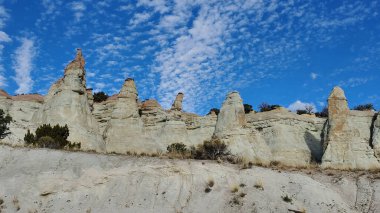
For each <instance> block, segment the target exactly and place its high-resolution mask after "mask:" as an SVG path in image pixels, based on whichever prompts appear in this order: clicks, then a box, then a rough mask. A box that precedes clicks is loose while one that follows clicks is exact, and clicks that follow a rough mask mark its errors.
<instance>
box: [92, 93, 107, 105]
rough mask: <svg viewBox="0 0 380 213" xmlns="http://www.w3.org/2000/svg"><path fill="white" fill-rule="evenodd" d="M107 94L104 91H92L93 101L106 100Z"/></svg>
mask: <svg viewBox="0 0 380 213" xmlns="http://www.w3.org/2000/svg"><path fill="white" fill-rule="evenodd" d="M108 97H109V96H108V95H107V94H106V93H105V92H96V93H94V102H96V103H99V102H103V101H105V100H107V98H108Z"/></svg>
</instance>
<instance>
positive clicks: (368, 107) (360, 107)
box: [353, 104, 375, 111]
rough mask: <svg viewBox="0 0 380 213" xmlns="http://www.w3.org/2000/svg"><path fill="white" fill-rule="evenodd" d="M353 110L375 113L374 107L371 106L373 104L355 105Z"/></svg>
mask: <svg viewBox="0 0 380 213" xmlns="http://www.w3.org/2000/svg"><path fill="white" fill-rule="evenodd" d="M353 110H359V111H371V110H374V111H375V107H374V106H373V104H361V105H357V106H355V107H354V108H353Z"/></svg>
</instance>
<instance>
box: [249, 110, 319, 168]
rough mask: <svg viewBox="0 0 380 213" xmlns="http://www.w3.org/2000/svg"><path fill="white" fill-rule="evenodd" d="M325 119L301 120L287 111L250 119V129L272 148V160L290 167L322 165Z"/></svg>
mask: <svg viewBox="0 0 380 213" xmlns="http://www.w3.org/2000/svg"><path fill="white" fill-rule="evenodd" d="M325 122H326V120H325V119H322V118H315V117H305V116H300V115H297V114H295V113H292V112H289V111H288V110H286V109H282V108H278V109H275V110H272V111H269V112H260V113H256V114H248V115H247V126H248V127H249V128H251V129H252V131H256V132H257V134H259V135H260V136H261V138H263V140H264V141H265V143H266V144H267V146H268V147H269V149H270V151H271V153H272V155H271V156H272V158H271V161H276V162H279V163H281V164H284V165H288V166H307V165H309V164H310V163H311V161H314V162H320V161H321V158H322V155H323V148H322V139H321V134H322V131H323V125H324V123H325Z"/></svg>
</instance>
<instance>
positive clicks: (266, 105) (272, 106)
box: [259, 103, 281, 112]
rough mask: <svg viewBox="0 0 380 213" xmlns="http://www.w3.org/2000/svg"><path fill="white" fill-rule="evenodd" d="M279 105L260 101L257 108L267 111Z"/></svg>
mask: <svg viewBox="0 0 380 213" xmlns="http://www.w3.org/2000/svg"><path fill="white" fill-rule="evenodd" d="M279 107H281V106H280V105H277V104H275V105H270V104H267V103H262V104H260V106H259V109H260V112H268V111H272V110H274V109H277V108H279Z"/></svg>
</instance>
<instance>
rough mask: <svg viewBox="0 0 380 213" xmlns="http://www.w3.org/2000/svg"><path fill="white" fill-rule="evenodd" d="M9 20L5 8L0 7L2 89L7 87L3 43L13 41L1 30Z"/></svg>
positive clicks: (0, 78)
mask: <svg viewBox="0 0 380 213" xmlns="http://www.w3.org/2000/svg"><path fill="white" fill-rule="evenodd" d="M9 18H10V15H9V14H8V12H7V11H6V9H5V7H3V6H2V5H0V87H5V86H7V80H6V78H5V77H4V65H3V50H4V45H3V43H6V42H10V41H12V39H11V38H10V37H9V35H8V34H7V33H5V32H3V31H1V30H2V28H3V27H4V26H5V23H6V21H7V20H8V19H9Z"/></svg>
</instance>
